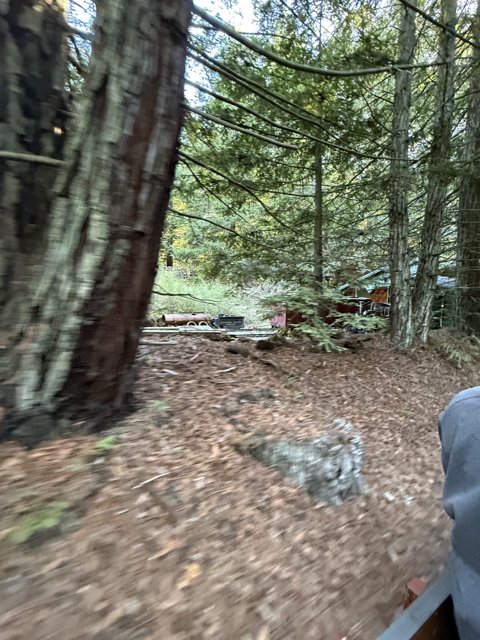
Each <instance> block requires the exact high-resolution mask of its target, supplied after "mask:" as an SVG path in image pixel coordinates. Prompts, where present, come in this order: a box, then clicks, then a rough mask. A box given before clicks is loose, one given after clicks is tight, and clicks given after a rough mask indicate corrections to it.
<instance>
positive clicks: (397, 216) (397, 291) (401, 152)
mask: <svg viewBox="0 0 480 640" xmlns="http://www.w3.org/2000/svg"><path fill="white" fill-rule="evenodd" d="M401 11H402V12H403V16H402V22H401V25H400V35H399V41H398V60H399V62H401V63H405V64H411V63H412V62H413V57H414V51H415V46H416V34H415V14H414V12H413V11H412V10H411V9H408V8H407V7H402V9H401ZM411 78H412V72H411V71H400V70H398V69H397V71H396V72H395V95H394V103H393V119H392V161H391V165H390V198H389V200H390V201H389V228H390V281H391V285H390V291H391V303H392V312H391V334H392V339H393V341H394V342H395V343H396V344H397V345H398V346H400V347H402V348H407V347H410V346H411V344H412V341H413V325H412V299H411V284H410V255H409V248H408V233H409V224H408V187H409V184H408V183H409V168H408V135H409V127H410V105H411V100H412V92H411V84H412V79H411Z"/></svg>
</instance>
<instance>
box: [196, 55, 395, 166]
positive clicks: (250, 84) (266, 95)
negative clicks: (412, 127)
mask: <svg viewBox="0 0 480 640" xmlns="http://www.w3.org/2000/svg"><path fill="white" fill-rule="evenodd" d="M191 48H192V49H193V50H194V51H197V52H198V53H199V54H200V55H201V56H202V57H201V58H199V57H198V56H195V55H193V54H192V53H189V56H190V58H192V59H193V60H195V61H196V62H199V63H200V64H203V65H204V66H205V67H207V68H208V69H211V70H212V71H215V72H216V73H219V74H221V75H222V76H224V77H225V78H227V79H229V80H231V81H232V82H236V83H237V84H239V85H241V86H243V87H245V88H247V89H248V90H249V91H251V92H252V93H254V94H255V95H257V96H258V97H259V98H261V99H262V100H264V101H265V102H268V103H269V104H271V105H273V106H274V107H276V108H277V109H279V110H280V111H283V112H284V113H288V114H289V115H292V116H293V117H294V118H297V119H298V120H302V121H304V122H307V123H308V124H310V125H313V126H315V127H317V128H321V129H323V130H325V127H324V126H322V124H321V123H320V121H319V118H320V116H317V115H314V114H311V113H309V112H308V111H306V110H305V109H302V107H299V106H298V105H296V104H295V103H294V102H291V101H290V100H288V99H287V98H285V97H284V96H281V95H280V94H278V93H276V92H273V91H270V90H269V89H266V88H264V87H262V86H261V85H260V84H259V83H257V82H255V80H252V79H251V78H248V77H247V76H244V75H243V74H240V73H238V72H237V71H233V70H232V69H229V68H228V67H226V66H225V65H223V64H221V63H220V62H217V61H215V60H213V59H212V58H210V57H209V56H208V55H207V54H205V53H204V52H203V51H201V50H200V49H198V48H197V47H195V46H191ZM202 58H204V59H202ZM270 96H271V97H270ZM277 100H278V101H281V102H283V103H284V104H279V103H278V102H277ZM286 105H292V106H293V107H294V108H293V109H292V108H290V107H289V106H286ZM237 106H238V107H239V108H242V107H241V106H240V105H237ZM297 110H298V111H302V112H303V113H302V114H300V113H298V111H297ZM304 114H305V115H304ZM302 135H303V136H304V137H305V138H309V139H310V140H313V141H315V142H320V143H321V144H324V145H325V146H326V147H330V148H332V149H336V150H337V151H343V152H345V153H350V154H352V155H355V156H357V157H359V158H366V159H370V160H389V161H390V160H391V158H390V157H389V156H375V155H373V154H368V153H363V152H362V151H357V150H356V149H352V148H350V147H345V146H344V145H340V144H337V143H335V142H329V141H328V140H325V139H322V138H319V137H318V136H314V135H312V134H310V133H306V132H305V133H302Z"/></svg>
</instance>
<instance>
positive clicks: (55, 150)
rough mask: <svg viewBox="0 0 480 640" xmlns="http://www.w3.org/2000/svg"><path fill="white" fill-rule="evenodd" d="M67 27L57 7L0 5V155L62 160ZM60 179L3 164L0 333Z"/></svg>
mask: <svg viewBox="0 0 480 640" xmlns="http://www.w3.org/2000/svg"><path fill="white" fill-rule="evenodd" d="M63 24H64V19H63V15H62V12H61V9H60V7H58V6H57V5H56V4H55V3H49V4H47V3H46V2H43V1H42V0H15V2H14V1H13V0H10V1H7V2H4V3H1V4H0V150H1V151H8V152H14V153H21V154H31V155H35V156H47V157H50V158H61V157H62V148H63V139H64V136H63V135H61V134H59V131H60V130H63V128H64V124H65V118H66V111H65V108H64V106H65V105H64V99H65V96H64V78H65V70H66V51H65V29H64V27H63V26H62V25H63ZM55 127H57V133H55V130H54V129H55ZM56 173H57V168H56V167H52V166H45V165H42V164H32V163H29V162H19V161H10V160H5V159H2V158H0V227H1V232H0V332H7V330H8V329H9V325H10V324H11V319H12V315H13V314H14V313H16V314H18V312H19V305H20V306H21V305H22V304H23V301H24V300H25V299H26V287H27V285H28V281H29V280H30V278H31V272H32V269H33V268H34V265H35V264H38V262H39V261H40V255H41V251H42V247H43V240H44V237H45V229H46V224H47V219H48V215H49V211H50V206H51V201H52V186H53V183H54V180H55V177H56Z"/></svg>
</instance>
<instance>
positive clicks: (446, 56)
mask: <svg viewBox="0 0 480 640" xmlns="http://www.w3.org/2000/svg"><path fill="white" fill-rule="evenodd" d="M456 21H457V2H456V0H443V1H442V23H443V24H445V25H447V26H449V27H451V28H452V29H455V26H456ZM439 57H440V59H441V60H444V61H445V62H446V64H445V65H443V66H440V67H438V70H437V94H436V100H435V117H434V125H433V140H432V146H431V151H430V167H429V174H430V175H429V180H428V187H427V202H426V206H425V217H424V219H423V225H422V237H421V245H420V253H419V262H418V270H417V276H416V279H415V289H414V294H413V323H414V328H415V335H416V337H417V338H418V339H419V340H420V341H421V342H426V341H427V338H428V332H429V329H430V320H431V317H432V307H433V299H434V295H435V288H436V282H437V275H438V265H439V259H440V252H441V243H442V225H443V218H444V213H445V207H446V200H447V189H448V184H449V182H450V180H451V175H450V172H449V167H448V163H449V160H450V151H451V138H452V119H453V109H454V97H455V35H454V34H452V33H451V32H449V31H445V30H442V31H440V35H439Z"/></svg>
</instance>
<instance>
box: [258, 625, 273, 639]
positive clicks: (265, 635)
mask: <svg viewBox="0 0 480 640" xmlns="http://www.w3.org/2000/svg"><path fill="white" fill-rule="evenodd" d="M269 638H270V631H269V630H268V625H266V624H264V625H263V627H262V628H261V629H260V631H259V632H258V636H257V639H256V640H268V639H269Z"/></svg>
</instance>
